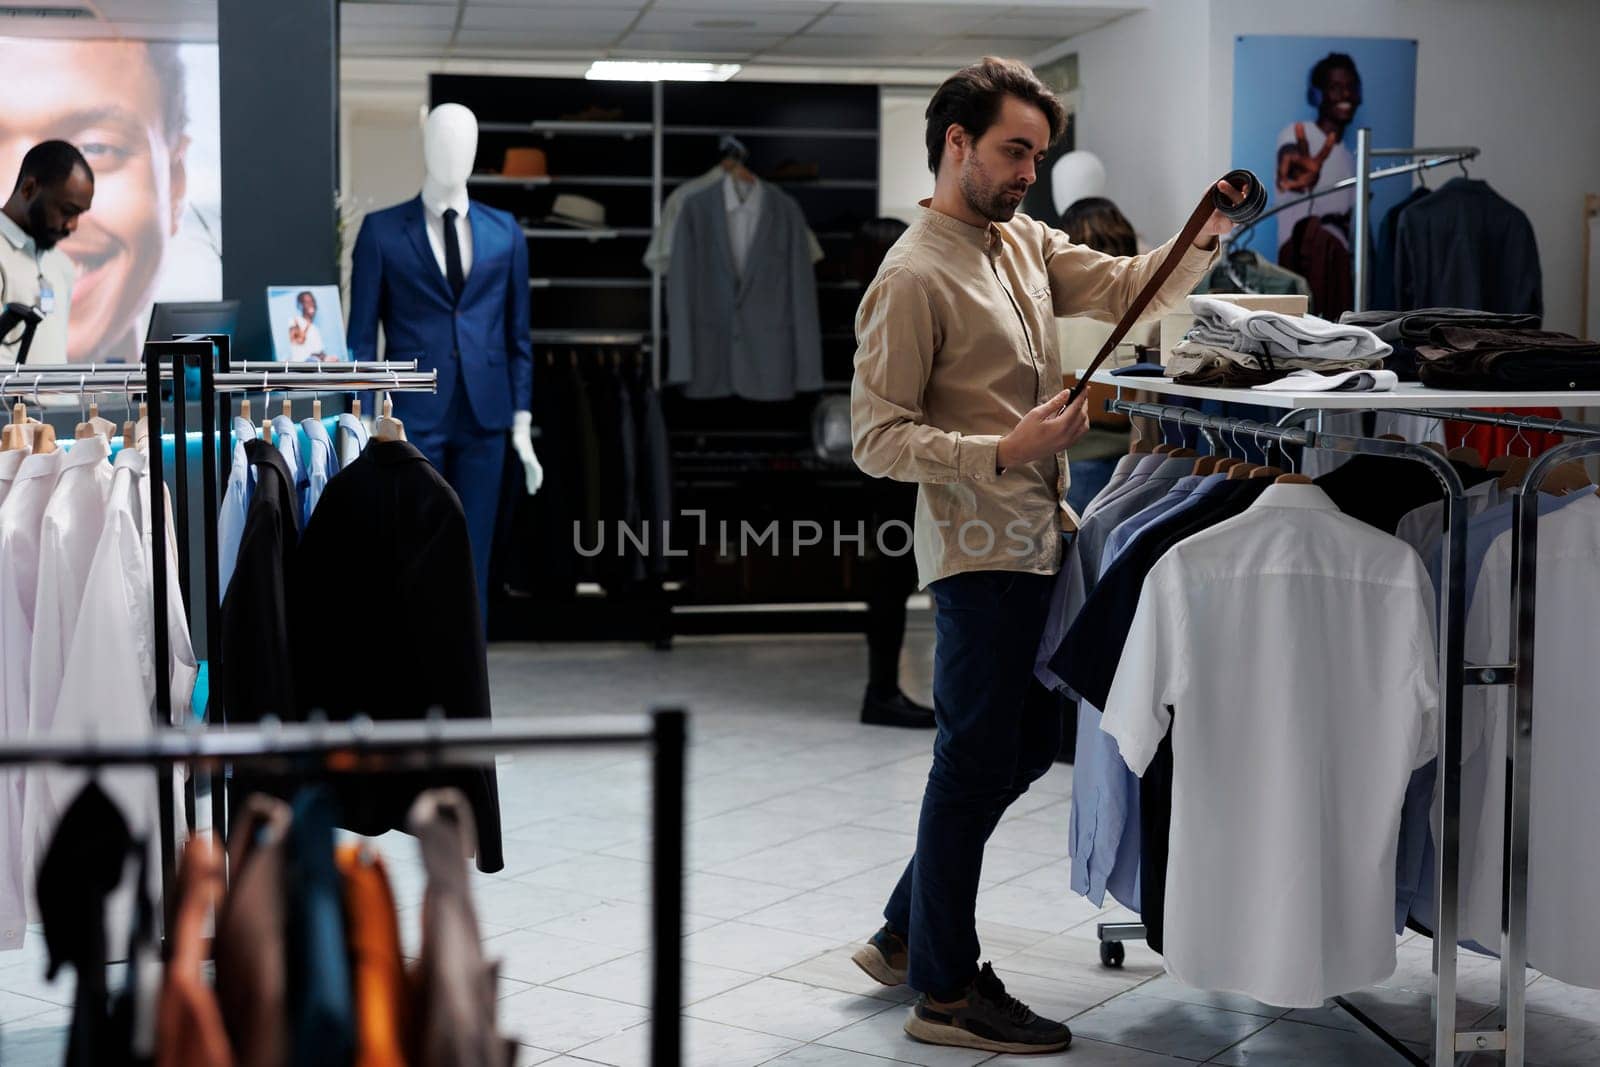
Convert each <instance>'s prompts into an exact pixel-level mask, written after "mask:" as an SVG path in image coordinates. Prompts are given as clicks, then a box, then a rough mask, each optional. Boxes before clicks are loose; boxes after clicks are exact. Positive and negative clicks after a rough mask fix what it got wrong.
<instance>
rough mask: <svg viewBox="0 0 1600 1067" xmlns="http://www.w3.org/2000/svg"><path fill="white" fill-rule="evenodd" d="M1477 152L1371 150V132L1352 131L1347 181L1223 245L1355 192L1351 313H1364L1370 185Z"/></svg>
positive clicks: (1281, 206) (1454, 148) (1466, 148)
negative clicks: (1322, 200) (1386, 161)
mask: <svg viewBox="0 0 1600 1067" xmlns="http://www.w3.org/2000/svg"><path fill="white" fill-rule="evenodd" d="M1479 154H1480V150H1479V149H1478V148H1477V147H1476V146H1475V145H1451V146H1446V147H1441V148H1373V147H1372V130H1371V129H1369V128H1367V127H1365V126H1363V127H1361V128H1360V129H1358V130H1356V172H1355V174H1354V175H1352V176H1351V177H1349V178H1341V179H1340V180H1339V181H1336V182H1334V183H1333V184H1332V185H1330V186H1328V187H1327V188H1326V189H1316V190H1313V191H1312V192H1309V193H1306V194H1304V195H1303V196H1297V197H1295V198H1294V199H1292V200H1285V201H1282V202H1281V203H1277V204H1274V205H1272V207H1270V208H1268V209H1267V210H1266V211H1263V212H1262V213H1261V214H1260V215H1258V216H1257V217H1256V218H1255V220H1254V221H1252V222H1251V223H1250V225H1248V226H1246V227H1244V228H1243V229H1242V230H1237V231H1235V232H1233V233H1230V234H1228V235H1227V236H1226V237H1225V238H1224V241H1225V242H1226V243H1227V244H1228V245H1229V246H1230V247H1231V246H1232V245H1234V244H1236V243H1237V242H1239V241H1240V240H1242V239H1244V238H1245V237H1247V236H1248V235H1250V234H1252V233H1254V232H1255V228H1256V226H1257V225H1259V224H1260V223H1262V222H1265V221H1266V220H1267V219H1270V218H1272V217H1273V216H1274V215H1276V214H1278V212H1280V211H1286V210H1288V209H1289V208H1292V207H1295V206H1297V205H1299V204H1305V203H1309V202H1310V201H1313V200H1315V199H1317V198H1318V197H1321V196H1327V195H1328V194H1329V193H1333V192H1337V191H1339V190H1340V189H1349V188H1351V187H1354V188H1355V191H1356V203H1355V211H1354V213H1353V214H1352V216H1351V222H1350V228H1351V229H1352V230H1354V231H1355V232H1354V233H1353V234H1352V235H1351V240H1352V242H1353V244H1354V247H1353V248H1352V250H1351V251H1352V259H1353V261H1354V265H1355V307H1354V308H1353V309H1352V310H1354V311H1365V310H1367V271H1368V270H1369V269H1370V263H1369V260H1370V259H1371V258H1372V251H1371V235H1370V233H1369V232H1368V225H1369V220H1368V218H1367V215H1368V211H1369V208H1368V205H1367V198H1368V196H1369V195H1370V193H1371V189H1372V183H1373V182H1375V181H1382V180H1383V179H1384V178H1394V177H1398V176H1399V175H1402V174H1420V173H1422V172H1423V171H1425V170H1432V169H1433V168H1435V167H1446V166H1449V165H1450V164H1452V163H1466V162H1467V161H1468V160H1471V159H1477V158H1478V156H1479ZM1417 156H1425V157H1427V158H1425V159H1417V160H1416V161H1415V162H1412V163H1401V164H1399V165H1397V166H1393V167H1384V168H1382V169H1381V170H1373V169H1372V160H1374V159H1377V158H1384V157H1395V158H1402V159H1406V158H1411V159H1414V158H1415V157H1417Z"/></svg>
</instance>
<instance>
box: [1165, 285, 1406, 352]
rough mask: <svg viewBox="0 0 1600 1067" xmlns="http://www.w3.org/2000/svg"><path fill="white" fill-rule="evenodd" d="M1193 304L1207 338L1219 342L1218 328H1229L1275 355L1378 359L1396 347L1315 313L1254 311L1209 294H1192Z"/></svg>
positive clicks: (1374, 335) (1222, 329) (1363, 330)
mask: <svg viewBox="0 0 1600 1067" xmlns="http://www.w3.org/2000/svg"><path fill="white" fill-rule="evenodd" d="M1189 308H1190V310H1192V311H1193V312H1194V314H1195V320H1196V325H1197V327H1201V328H1202V335H1203V336H1205V337H1206V339H1207V340H1211V341H1213V342H1215V341H1216V340H1217V339H1218V336H1219V335H1218V331H1226V332H1229V333H1234V334H1237V335H1238V336H1239V337H1240V338H1241V339H1243V340H1245V341H1256V342H1259V343H1260V344H1261V345H1262V346H1264V347H1265V349H1266V351H1267V354H1268V355H1271V356H1275V357H1276V356H1300V357H1302V358H1317V359H1372V360H1378V359H1382V358H1383V357H1384V356H1387V355H1388V354H1389V353H1390V352H1392V351H1394V349H1393V348H1391V347H1390V346H1389V345H1388V344H1385V343H1384V342H1383V341H1381V340H1379V339H1378V335H1377V334H1375V333H1373V332H1372V331H1371V330H1368V329H1365V328H1364V327H1361V326H1349V325H1344V324H1342V323H1337V322H1329V321H1328V320H1327V319H1319V318H1317V317H1316V316H1315V315H1284V314H1281V313H1280V312H1276V311H1250V310H1247V309H1245V308H1242V307H1240V306H1239V305H1238V304H1234V303H1230V302H1229V301H1226V300H1218V299H1216V298H1215V297H1208V296H1191V297H1190V298H1189Z"/></svg>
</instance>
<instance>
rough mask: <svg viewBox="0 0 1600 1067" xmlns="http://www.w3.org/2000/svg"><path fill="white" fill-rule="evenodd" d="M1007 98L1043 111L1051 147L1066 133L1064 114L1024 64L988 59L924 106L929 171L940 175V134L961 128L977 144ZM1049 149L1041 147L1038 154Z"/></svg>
mask: <svg viewBox="0 0 1600 1067" xmlns="http://www.w3.org/2000/svg"><path fill="white" fill-rule="evenodd" d="M1008 96H1014V97H1016V98H1017V99H1018V100H1021V101H1022V102H1023V103H1024V104H1032V105H1033V106H1034V107H1036V108H1038V109H1039V110H1040V111H1043V112H1044V117H1045V121H1047V122H1048V123H1049V124H1050V143H1051V144H1054V143H1055V141H1056V139H1057V138H1059V137H1060V136H1061V135H1062V134H1063V133H1065V132H1066V129H1067V109H1066V108H1064V107H1062V106H1061V101H1059V100H1057V99H1056V95H1055V93H1052V92H1051V91H1050V89H1049V87H1047V86H1046V85H1045V84H1044V82H1042V81H1040V80H1039V77H1038V75H1036V74H1034V73H1033V71H1032V70H1031V69H1030V68H1029V67H1028V65H1027V64H1025V63H1020V62H1018V61H1017V60H1015V59H996V58H994V57H993V56H989V57H986V58H985V59H984V60H983V61H982V62H981V63H974V64H973V65H972V66H970V67H964V68H962V69H961V70H958V71H956V72H955V73H954V74H952V75H950V77H948V78H946V79H945V83H944V84H943V85H941V86H939V91H938V92H936V93H934V94H933V100H931V101H930V102H929V103H928V113H927V117H928V169H929V170H931V171H933V173H934V174H938V173H939V160H940V158H941V157H942V156H943V155H944V138H945V133H946V131H948V130H949V129H950V127H951V126H952V125H956V126H960V127H961V128H962V129H964V130H966V131H967V132H968V133H969V134H971V135H972V138H973V140H977V139H978V138H980V137H982V136H983V135H984V134H985V133H987V132H988V130H989V127H990V126H993V125H994V123H995V120H996V119H997V118H999V117H1000V108H1001V105H1002V104H1004V102H1005V98H1006V97H1008ZM1048 147H1050V146H1049V145H1040V146H1039V151H1041V152H1042V151H1044V150H1045V149H1046V148H1048Z"/></svg>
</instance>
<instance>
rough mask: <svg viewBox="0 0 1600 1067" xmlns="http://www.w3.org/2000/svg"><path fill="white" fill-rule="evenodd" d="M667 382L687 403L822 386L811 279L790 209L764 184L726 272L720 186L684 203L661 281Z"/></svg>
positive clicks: (728, 249) (784, 395)
mask: <svg viewBox="0 0 1600 1067" xmlns="http://www.w3.org/2000/svg"><path fill="white" fill-rule="evenodd" d="M667 314H668V327H669V333H668V339H669V341H670V343H671V349H670V359H669V360H668V367H667V384H669V385H682V386H684V391H683V393H684V395H685V396H687V397H691V398H694V399H710V398H713V397H725V396H740V397H744V398H745V399H747V400H788V399H790V398H791V397H793V396H794V395H795V393H797V392H815V391H816V390H818V389H821V388H822V331H821V326H820V324H819V321H818V314H817V282H816V274H815V273H814V271H813V268H812V265H811V252H810V246H809V245H808V244H807V242H806V220H805V216H804V215H803V214H802V213H801V211H800V205H799V204H797V203H795V201H794V199H793V198H792V197H790V196H787V195H786V194H784V193H782V192H781V191H779V189H778V188H777V187H776V186H774V185H770V184H769V185H768V186H767V187H766V188H765V189H764V190H762V205H761V218H760V221H759V222H758V223H757V225H756V235H755V241H754V243H753V244H752V245H751V247H750V254H749V257H748V258H747V259H746V261H745V270H744V276H743V277H742V278H741V277H740V276H739V275H738V273H737V272H736V271H735V270H734V266H733V251H732V245H731V242H730V239H729V233H728V216H727V210H726V208H725V207H724V204H723V191H722V183H721V182H718V183H716V184H715V185H712V186H711V187H710V188H708V189H704V190H702V191H701V192H698V193H696V194H694V195H693V196H691V197H689V198H688V199H687V200H685V201H684V204H683V211H682V213H681V214H680V215H679V216H678V222H677V229H676V230H675V231H674V232H673V235H672V269H671V271H670V272H669V273H668V274H667Z"/></svg>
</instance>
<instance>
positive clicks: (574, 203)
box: [544, 193, 606, 229]
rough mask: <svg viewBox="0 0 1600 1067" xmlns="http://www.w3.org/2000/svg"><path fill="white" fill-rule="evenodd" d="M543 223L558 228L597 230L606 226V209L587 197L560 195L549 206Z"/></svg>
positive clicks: (572, 194)
mask: <svg viewBox="0 0 1600 1067" xmlns="http://www.w3.org/2000/svg"><path fill="white" fill-rule="evenodd" d="M544 221H545V222H548V223H554V224H556V225H558V226H577V227H579V228H581V229H599V228H601V227H602V226H604V225H605V224H606V207H605V205H604V204H602V203H600V202H599V201H596V200H590V199H589V198H588V197H587V196H578V195H576V194H574V193H562V194H561V195H560V196H557V197H556V199H555V203H554V204H552V205H550V214H548V215H546V216H545V219H544Z"/></svg>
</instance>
